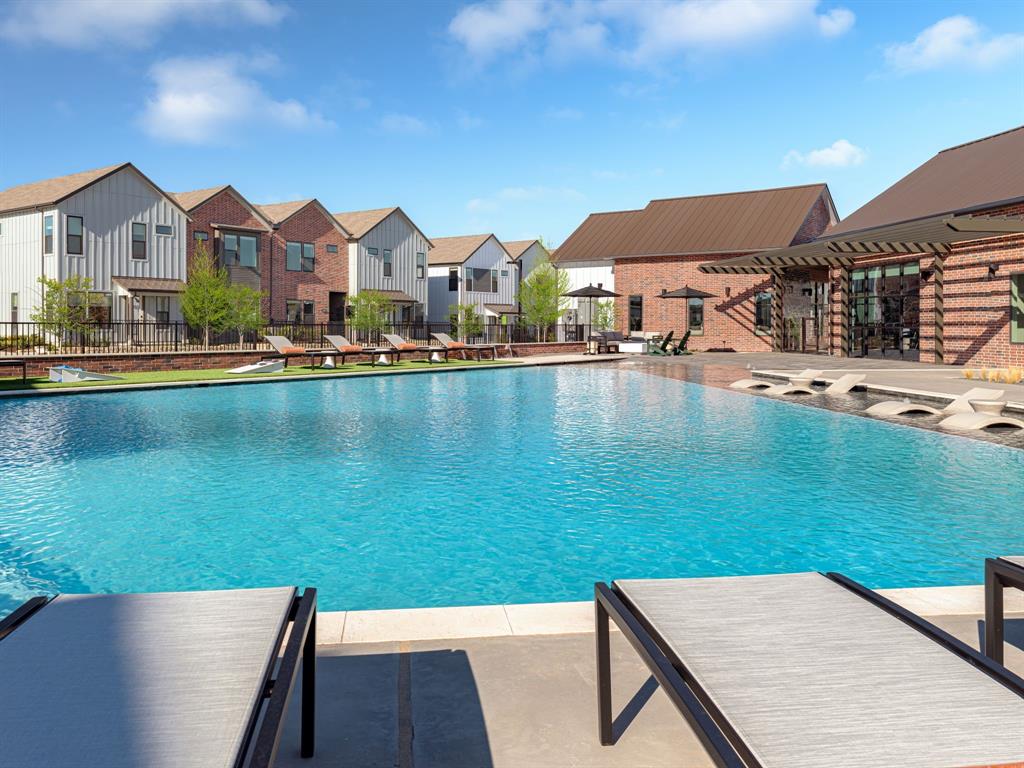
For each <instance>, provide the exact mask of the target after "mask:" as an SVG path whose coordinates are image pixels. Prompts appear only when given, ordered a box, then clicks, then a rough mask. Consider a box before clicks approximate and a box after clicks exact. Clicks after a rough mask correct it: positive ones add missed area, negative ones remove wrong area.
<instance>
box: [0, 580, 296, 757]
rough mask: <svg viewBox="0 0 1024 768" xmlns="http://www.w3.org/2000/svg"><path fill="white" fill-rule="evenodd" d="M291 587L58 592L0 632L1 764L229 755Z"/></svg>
mask: <svg viewBox="0 0 1024 768" xmlns="http://www.w3.org/2000/svg"><path fill="white" fill-rule="evenodd" d="M294 594H295V590H294V589H292V588H290V587H287V588H275V589H252V590H235V591H218V592H166V593H153V594H137V595H61V596H58V597H57V598H55V599H54V600H53V601H51V602H50V604H49V605H47V606H45V607H44V608H42V609H41V610H40V611H39V612H38V613H37V614H36V615H34V616H32V617H31V618H29V619H28V620H27V621H26V623H25V624H24V625H22V626H20V627H19V628H18V629H16V630H15V631H14V632H13V633H12V634H10V635H9V636H8V637H6V638H5V639H4V640H2V641H0V669H2V670H3V678H4V682H3V704H2V706H0V745H2V746H0V763H2V764H3V765H5V766H17V768H36V767H38V768H71V767H72V766H74V768H88V767H91V766H95V767H96V768H121V767H122V766H123V767H124V768H129V767H132V768H172V766H173V768H200V767H202V768H218V767H219V766H233V765H234V761H235V755H236V753H237V752H238V750H239V748H240V746H241V743H242V739H243V737H244V731H245V728H246V726H247V723H248V721H249V717H250V713H251V712H252V711H253V707H255V706H256V705H257V703H258V701H259V698H258V697H259V695H260V686H261V684H262V681H263V677H264V674H265V672H266V669H267V665H268V663H269V660H270V659H271V655H272V654H275V655H276V649H277V644H278V642H279V635H280V629H281V627H282V625H283V622H284V621H285V620H286V618H287V615H288V611H289V608H290V606H291V601H292V596H293V595H294Z"/></svg>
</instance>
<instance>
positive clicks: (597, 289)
mask: <svg viewBox="0 0 1024 768" xmlns="http://www.w3.org/2000/svg"><path fill="white" fill-rule="evenodd" d="M562 295H563V296H571V297H573V298H574V299H587V308H588V309H589V310H590V324H591V326H593V324H594V299H613V298H617V297H619V296H621V295H622V294H621V293H616V292H615V291H609V290H608V289H607V288H602V287H601V283H598V284H597V285H596V286H594V285H588V286H587V287H586V288H577V289H576V290H575V291H569V292H568V293H563V294H562Z"/></svg>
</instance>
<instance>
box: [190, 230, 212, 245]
mask: <svg viewBox="0 0 1024 768" xmlns="http://www.w3.org/2000/svg"><path fill="white" fill-rule="evenodd" d="M209 240H210V233H209V232H204V231H203V230H201V229H197V230H196V231H195V232H193V233H192V241H193V242H196V243H205V242H208V241H209Z"/></svg>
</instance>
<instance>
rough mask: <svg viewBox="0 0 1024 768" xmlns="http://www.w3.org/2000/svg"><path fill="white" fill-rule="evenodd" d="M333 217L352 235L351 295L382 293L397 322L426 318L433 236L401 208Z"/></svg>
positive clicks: (348, 262) (348, 274)
mask: <svg viewBox="0 0 1024 768" xmlns="http://www.w3.org/2000/svg"><path fill="white" fill-rule="evenodd" d="M334 217H335V219H336V220H337V221H338V222H339V223H340V224H341V226H342V227H344V229H345V230H346V231H347V232H348V233H349V240H348V259H347V264H348V266H347V284H346V285H347V290H348V295H349V296H352V297H354V296H357V295H358V294H359V293H360V291H377V292H379V293H383V294H384V295H385V296H387V297H388V298H389V299H390V300H391V303H392V305H393V307H394V309H393V316H392V322H395V323H417V322H422V321H423V320H424V319H425V318H426V317H427V304H428V300H429V291H428V280H427V277H428V275H427V267H428V263H427V254H428V252H429V251H430V249H431V248H432V247H433V244H432V243H431V241H430V240H429V238H427V236H426V235H424V234H423V232H422V231H421V230H420V228H419V227H418V226H416V224H415V223H414V222H413V220H412V219H410V218H409V216H408V215H406V213H405V211H403V210H402V209H401V208H399V207H398V206H393V207H390V208H374V209H371V210H365V211H344V212H341V213H335V214H334Z"/></svg>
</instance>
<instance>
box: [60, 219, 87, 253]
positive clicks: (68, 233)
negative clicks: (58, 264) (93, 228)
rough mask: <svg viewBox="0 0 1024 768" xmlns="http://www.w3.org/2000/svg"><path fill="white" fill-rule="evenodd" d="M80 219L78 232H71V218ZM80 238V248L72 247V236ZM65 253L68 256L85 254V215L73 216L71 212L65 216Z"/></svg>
mask: <svg viewBox="0 0 1024 768" xmlns="http://www.w3.org/2000/svg"><path fill="white" fill-rule="evenodd" d="M72 219H77V220H78V234H77V235H73V234H71V220H72ZM72 237H77V238H78V250H77V251H75V250H72V249H71V238H72ZM64 253H65V254H66V255H68V256H84V255H85V217H84V216H71V215H70V214H69V215H67V216H65V217H64Z"/></svg>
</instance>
